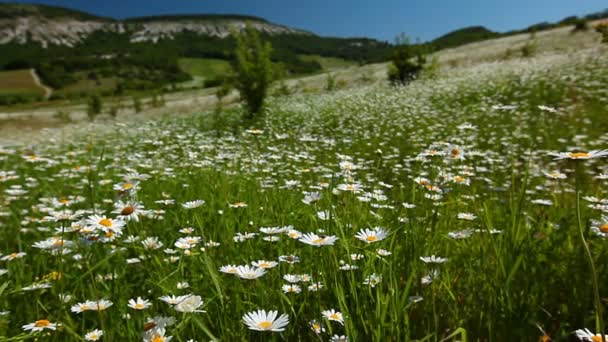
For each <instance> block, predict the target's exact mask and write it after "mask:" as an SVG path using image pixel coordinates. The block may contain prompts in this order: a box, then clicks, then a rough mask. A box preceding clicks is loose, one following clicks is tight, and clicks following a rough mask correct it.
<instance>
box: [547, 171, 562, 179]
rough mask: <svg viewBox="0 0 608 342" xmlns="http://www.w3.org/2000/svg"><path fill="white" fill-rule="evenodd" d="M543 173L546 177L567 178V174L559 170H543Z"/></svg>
mask: <svg viewBox="0 0 608 342" xmlns="http://www.w3.org/2000/svg"><path fill="white" fill-rule="evenodd" d="M543 174H544V175H545V177H548V178H551V179H566V174H564V173H561V172H559V171H553V172H546V171H545V172H543Z"/></svg>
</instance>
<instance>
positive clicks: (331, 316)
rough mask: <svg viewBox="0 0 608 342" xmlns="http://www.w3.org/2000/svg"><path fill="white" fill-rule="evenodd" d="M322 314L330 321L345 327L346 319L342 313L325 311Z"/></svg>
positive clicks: (333, 310) (332, 310)
mask: <svg viewBox="0 0 608 342" xmlns="http://www.w3.org/2000/svg"><path fill="white" fill-rule="evenodd" d="M321 314H322V315H323V317H325V318H327V319H328V320H330V321H334V322H338V323H340V324H342V325H344V317H343V316H342V313H341V312H340V311H336V310H335V309H331V310H324V311H322V312H321Z"/></svg>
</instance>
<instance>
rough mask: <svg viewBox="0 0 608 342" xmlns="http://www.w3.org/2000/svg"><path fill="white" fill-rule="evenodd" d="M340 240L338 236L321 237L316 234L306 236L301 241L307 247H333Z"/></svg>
mask: <svg viewBox="0 0 608 342" xmlns="http://www.w3.org/2000/svg"><path fill="white" fill-rule="evenodd" d="M337 240H338V237H337V236H319V235H317V234H315V233H308V234H304V235H303V236H302V237H301V238H300V239H299V241H300V242H302V243H305V244H307V245H311V246H316V247H321V246H331V245H333V244H334V243H335V242H336V241H337Z"/></svg>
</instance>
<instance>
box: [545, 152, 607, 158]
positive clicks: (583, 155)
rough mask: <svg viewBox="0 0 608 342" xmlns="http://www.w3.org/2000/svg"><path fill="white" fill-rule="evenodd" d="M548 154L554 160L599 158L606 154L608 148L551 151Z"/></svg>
mask: <svg viewBox="0 0 608 342" xmlns="http://www.w3.org/2000/svg"><path fill="white" fill-rule="evenodd" d="M549 155H550V156H554V157H555V158H554V159H555V160H558V159H575V160H578V159H592V158H601V157H606V156H608V150H592V151H589V152H584V151H580V152H551V153H549Z"/></svg>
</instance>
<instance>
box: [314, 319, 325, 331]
mask: <svg viewBox="0 0 608 342" xmlns="http://www.w3.org/2000/svg"><path fill="white" fill-rule="evenodd" d="M310 329H311V330H312V331H314V332H315V334H320V333H324V332H325V328H323V325H321V323H319V321H317V320H313V321H312V322H310Z"/></svg>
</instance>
